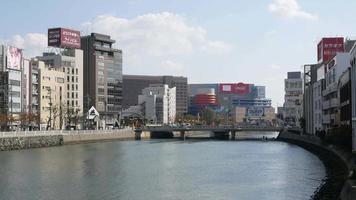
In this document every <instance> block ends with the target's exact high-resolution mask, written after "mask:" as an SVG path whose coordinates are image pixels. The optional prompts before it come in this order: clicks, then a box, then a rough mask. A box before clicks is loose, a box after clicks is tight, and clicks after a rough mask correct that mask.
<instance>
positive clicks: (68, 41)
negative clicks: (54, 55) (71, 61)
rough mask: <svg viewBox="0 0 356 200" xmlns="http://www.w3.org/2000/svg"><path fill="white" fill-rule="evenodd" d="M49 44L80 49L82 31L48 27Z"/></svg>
mask: <svg viewBox="0 0 356 200" xmlns="http://www.w3.org/2000/svg"><path fill="white" fill-rule="evenodd" d="M48 46H51V47H60V48H70V49H80V32H79V31H76V30H71V29H67V28H51V29H48Z"/></svg>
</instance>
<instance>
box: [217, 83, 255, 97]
mask: <svg viewBox="0 0 356 200" xmlns="http://www.w3.org/2000/svg"><path fill="white" fill-rule="evenodd" d="M219 90H220V93H225V94H239V95H244V94H249V93H250V84H245V83H224V84H220V85H219Z"/></svg>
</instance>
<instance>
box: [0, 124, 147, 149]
mask: <svg viewBox="0 0 356 200" xmlns="http://www.w3.org/2000/svg"><path fill="white" fill-rule="evenodd" d="M141 138H142V139H146V138H150V134H149V133H146V132H145V133H142V134H141ZM134 139H135V131H134V130H131V129H118V130H95V131H94V130H80V131H27V132H26V131H20V132H0V151H11V150H20V149H30V148H40V147H51V146H59V145H63V144H75V143H86V142H97V141H110V140H134Z"/></svg>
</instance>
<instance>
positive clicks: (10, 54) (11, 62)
mask: <svg viewBox="0 0 356 200" xmlns="http://www.w3.org/2000/svg"><path fill="white" fill-rule="evenodd" d="M6 58H7V63H6V66H7V68H8V69H14V70H21V63H22V50H21V49H19V48H16V47H12V46H9V47H8V48H7V55H6Z"/></svg>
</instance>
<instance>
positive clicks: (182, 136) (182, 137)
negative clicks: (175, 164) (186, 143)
mask: <svg viewBox="0 0 356 200" xmlns="http://www.w3.org/2000/svg"><path fill="white" fill-rule="evenodd" d="M180 138H181V139H183V140H185V131H180Z"/></svg>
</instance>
